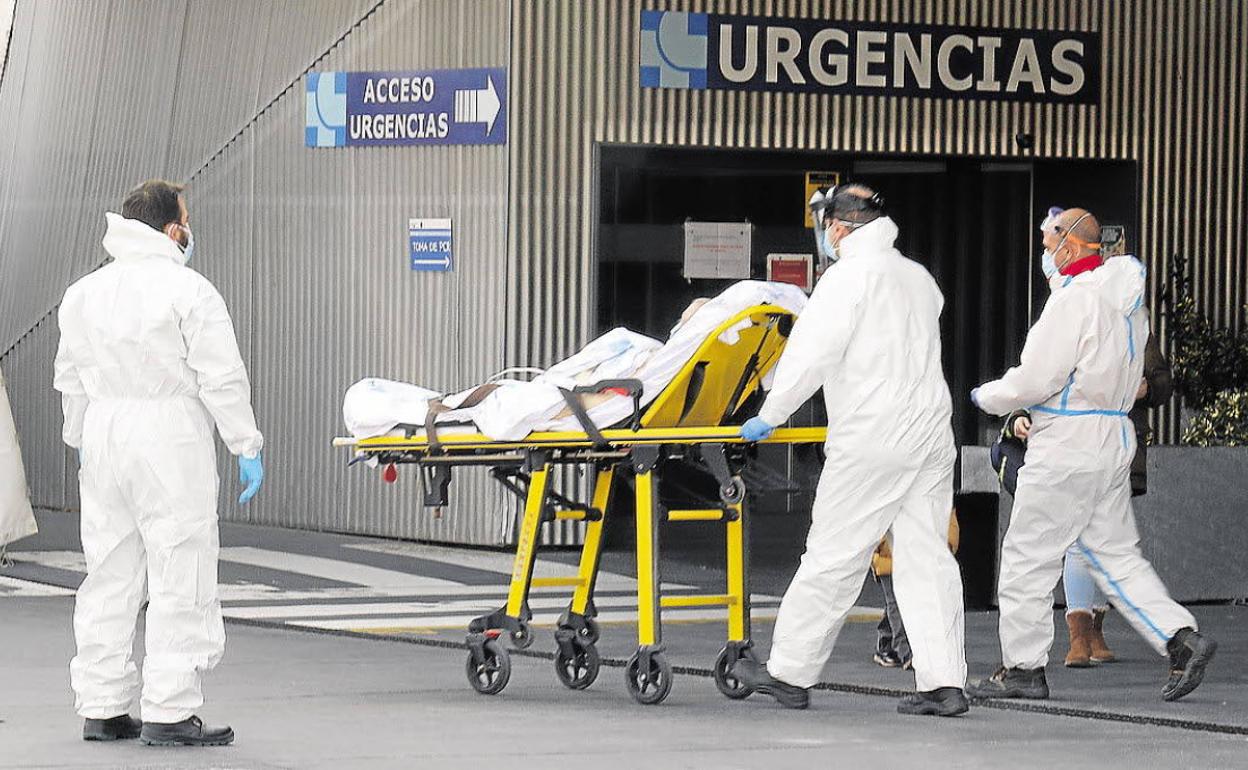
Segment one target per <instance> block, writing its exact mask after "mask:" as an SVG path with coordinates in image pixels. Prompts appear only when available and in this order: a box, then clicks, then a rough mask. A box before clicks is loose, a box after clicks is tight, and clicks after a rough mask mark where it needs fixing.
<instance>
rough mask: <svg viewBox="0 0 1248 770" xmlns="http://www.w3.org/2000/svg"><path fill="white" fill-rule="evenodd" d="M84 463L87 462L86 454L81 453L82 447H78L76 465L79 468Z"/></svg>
mask: <svg viewBox="0 0 1248 770" xmlns="http://www.w3.org/2000/svg"><path fill="white" fill-rule="evenodd" d="M86 464H87V456H86V455H84V454H83V453H82V447H78V467H79V468H81V467H82V466H84V465H86Z"/></svg>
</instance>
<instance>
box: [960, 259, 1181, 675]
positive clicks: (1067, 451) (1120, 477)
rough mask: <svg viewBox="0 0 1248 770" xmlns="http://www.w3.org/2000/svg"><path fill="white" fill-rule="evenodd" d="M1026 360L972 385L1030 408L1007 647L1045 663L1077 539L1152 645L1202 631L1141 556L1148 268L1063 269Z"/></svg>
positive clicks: (992, 410) (1012, 535)
mask: <svg viewBox="0 0 1248 770" xmlns="http://www.w3.org/2000/svg"><path fill="white" fill-rule="evenodd" d="M1051 285H1052V286H1053V293H1052V294H1051V295H1050V296H1049V299H1048V302H1046V303H1045V306H1044V311H1043V312H1042V313H1041V315H1040V319H1039V320H1038V321H1036V324H1035V326H1033V327H1032V328H1031V331H1030V332H1029V333H1028V334H1027V341H1026V343H1025V345H1024V346H1023V352H1022V356H1021V363H1020V364H1019V365H1018V366H1016V367H1014V368H1012V369H1010V370H1009V371H1008V372H1006V374H1005V376H1003V377H1002V378H1001V379H999V380H995V381H993V382H989V383H986V384H984V385H981V386H980V387H978V388H976V389H975V391H974V392H973V393H972V398H973V399H974V400H975V403H976V404H977V405H978V406H979V407H980V408H981V409H983V410H984V411H985V412H988V413H989V414H995V415H1006V414H1009V413H1010V412H1013V411H1014V410H1016V409H1028V410H1029V411H1030V413H1031V419H1032V426H1031V433H1030V435H1029V436H1028V439H1027V464H1026V465H1024V466H1023V467H1022V469H1021V470H1020V471H1019V472H1018V490H1017V494H1016V495H1015V497H1014V508H1013V512H1012V514H1011V519H1010V526H1009V529H1008V530H1007V531H1006V534H1005V542H1004V544H1003V546H1002V552H1001V577H1000V582H999V586H998V601H999V603H1000V605H1001V654H1002V658H1003V663H1004V665H1005V666H1006V667H1010V668H1026V669H1035V668H1041V667H1043V666H1044V665H1046V664H1047V663H1048V659H1049V648H1050V647H1051V646H1052V644H1053V611H1052V610H1053V589H1054V587H1055V586H1056V585H1057V579H1058V576H1059V575H1061V572H1062V556H1063V554H1065V552H1066V550H1067V549H1068V548H1070V546H1071V544H1076V545H1077V547H1078V549H1079V551H1080V552H1081V553H1082V554H1083V555H1084V557H1085V558H1086V559H1087V561H1088V564H1089V567H1090V568H1091V571H1092V575H1093V577H1094V578H1095V579H1096V582H1097V585H1099V586H1100V588H1101V590H1102V591H1104V592H1105V595H1106V596H1108V597H1109V599H1110V601H1111V602H1113V603H1114V605H1115V606H1117V607H1118V609H1119V610H1120V611H1121V613H1122V616H1123V617H1124V618H1126V619H1127V620H1128V621H1130V623H1131V625H1132V626H1133V627H1134V628H1135V629H1136V630H1137V631H1138V632H1139V633H1140V634H1141V635H1142V636H1143V637H1144V638H1145V639H1146V640H1148V642H1149V643H1150V644H1151V645H1152V646H1153V649H1155V650H1157V652H1158V653H1161V654H1163V655H1164V654H1165V653H1166V642H1167V641H1168V640H1169V639H1170V638H1171V637H1173V636H1174V634H1175V632H1177V631H1178V630H1179V629H1181V628H1183V627H1185V626H1190V627H1191V628H1193V629H1195V628H1196V621H1195V620H1194V619H1193V618H1192V615H1191V613H1189V612H1188V611H1187V610H1185V609H1183V607H1181V606H1180V605H1179V604H1177V603H1176V602H1175V601H1174V600H1172V599H1171V598H1170V596H1169V594H1168V593H1167V592H1166V588H1165V586H1164V585H1162V583H1161V580H1160V579H1159V578H1158V577H1157V573H1156V572H1154V571H1153V568H1152V565H1150V564H1149V563H1148V562H1147V561H1146V560H1145V559H1144V557H1143V556H1142V555H1141V554H1140V549H1139V534H1138V533H1137V531H1136V527H1135V515H1134V513H1133V512H1132V509H1131V459H1132V458H1133V457H1134V456H1135V431H1134V429H1133V428H1132V425H1131V422H1130V420H1129V419H1128V417H1127V413H1128V412H1129V411H1130V410H1131V405H1132V404H1133V403H1134V402H1135V394H1136V390H1137V389H1138V388H1139V385H1140V378H1141V377H1142V376H1143V371H1144V344H1145V343H1146V342H1147V341H1148V333H1149V332H1148V314H1147V312H1146V311H1145V310H1144V309H1143V296H1144V288H1145V272H1144V266H1143V265H1142V264H1140V262H1139V260H1137V259H1135V258H1134V257H1116V258H1114V259H1110V260H1109V261H1107V262H1105V263H1104V264H1103V265H1101V266H1100V267H1096V268H1094V269H1092V270H1089V271H1086V272H1081V273H1079V274H1078V275H1060V274H1059V275H1057V276H1055V277H1054V279H1053V280H1052V281H1051Z"/></svg>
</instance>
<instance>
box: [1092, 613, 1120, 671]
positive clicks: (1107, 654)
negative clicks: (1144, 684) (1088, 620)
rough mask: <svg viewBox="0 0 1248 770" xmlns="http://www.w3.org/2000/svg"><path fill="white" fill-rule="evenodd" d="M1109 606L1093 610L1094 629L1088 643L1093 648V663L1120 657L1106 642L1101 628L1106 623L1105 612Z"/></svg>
mask: <svg viewBox="0 0 1248 770" xmlns="http://www.w3.org/2000/svg"><path fill="white" fill-rule="evenodd" d="M1107 611H1108V610H1107V608H1105V607H1098V608H1097V609H1094V610H1092V629H1091V630H1090V631H1089V632H1088V645H1089V646H1090V647H1091V648H1092V655H1091V658H1092V662H1093V663H1113V662H1114V661H1115V660H1117V659H1118V656H1117V655H1114V651H1113V650H1111V649H1109V645H1108V644H1106V643H1105V634H1103V633H1101V628H1102V627H1103V626H1104V625H1105V613H1106V612H1107Z"/></svg>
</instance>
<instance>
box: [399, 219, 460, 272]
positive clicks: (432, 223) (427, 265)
mask: <svg viewBox="0 0 1248 770" xmlns="http://www.w3.org/2000/svg"><path fill="white" fill-rule="evenodd" d="M407 243H408V246H407V250H408V257H409V259H410V260H411V265H412V269H413V270H421V271H435V272H447V271H449V270H450V269H451V264H452V260H451V256H452V250H451V243H452V241H451V220H449V219H409V220H408V221H407Z"/></svg>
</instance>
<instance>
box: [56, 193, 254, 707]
mask: <svg viewBox="0 0 1248 770" xmlns="http://www.w3.org/2000/svg"><path fill="white" fill-rule="evenodd" d="M106 216H107V219H108V232H107V234H106V235H105V236H104V241H103V243H104V248H105V249H106V250H107V251H108V253H109V254H111V255H112V256H113V259H114V260H115V261H114V262H112V263H111V264H109V265H107V266H105V267H103V268H100V269H99V270H97V271H95V272H94V273H91V274H90V275H88V276H86V277H85V278H83V279H82V280H80V281H78V282H77V283H75V284H74V285H73V286H70V287H69V290H68V291H66V292H65V298H64V300H62V302H61V308H60V328H61V341H60V348H59V349H58V351H57V355H56V381H55V386H56V389H57V390H58V391H60V392H61V394H62V404H63V408H64V413H65V428H64V439H65V443H66V444H69V445H70V446H72V447H79V448H81V450H82V456H83V465H82V469H81V471H80V473H79V480H80V485H81V490H82V547H83V553H84V555H85V556H86V563H87V577H86V580H85V581H83V584H82V587H81V588H80V589H79V590H78V599H77V605H76V608H75V612H74V633H75V635H76V637H77V641H78V655H77V656H76V657H75V658H74V660H73V662H72V663H71V664H70V678H71V681H72V684H73V687H74V691H75V693H76V694H77V708H78V713H79V714H80V715H82V716H83V717H87V718H98V719H104V718H109V717H113V716H117V715H118V714H123V713H125V712H126V711H127V709H128V708H129V707H130V705H131V703H132V701H133V699H134V697H135V695H136V694H137V690H138V674H137V671H136V669H135V665H134V661H133V660H132V652H131V647H132V645H133V641H134V631H135V621H136V618H137V615H138V612H139V607H140V606H141V604H142V602H143V599H144V598H145V596H146V597H148V598H149V599H150V604H149V606H148V609H147V638H146V645H145V646H146V652H147V657H146V659H145V660H144V662H143V698H142V714H143V719H144V720H145V721H151V722H177V721H181V720H183V719H186V718H187V717H189V716H191V715H192V714H193V713H194V711H195V709H196V708H198V707H199V706H200V705H201V704H202V703H203V696H202V694H201V692H200V676H201V674H202V672H204V671H207V670H209V669H211V668H212V667H213V666H215V665H216V664H217V662H218V661H219V660H220V659H221V655H222V653H223V651H224V649H225V631H224V627H223V625H222V622H221V606H220V603H219V602H218V599H217V555H218V550H219V543H218V532H217V470H216V453H215V450H214V445H213V435H212V434H213V424H214V423H215V424H216V427H217V429H218V430H219V431H220V433H221V437H222V439H223V440H224V441H225V443H226V445H227V446H228V447H229V450H230V451H231V452H232V453H234V454H236V455H254V454H257V453H259V452H260V449H261V447H262V446H263V443H264V439H263V437H262V436H261V435H260V432H259V431H258V430H257V429H256V421H255V416H254V415H253V413H252V409H251V386H250V383H249V382H248V380H247V372H246V370H245V369H244V367H243V361H242V358H241V356H240V355H239V351H238V343H237V341H236V339H235V337H234V327H233V324H232V323H231V322H230V316H229V314H228V312H227V311H226V308H225V302H224V301H223V300H222V299H221V295H220V294H218V293H217V291H216V289H214V288H213V286H212V284H210V283H209V282H208V280H207V279H206V278H204V277H203V276H201V275H200V274H198V273H196V272H195V271H193V270H191V269H189V268H187V267H185V265H184V262H185V257H184V255H183V253H182V250H181V249H180V248H179V247H178V246H177V245H176V244H175V243H174V242H173V241H172V240H170V239H169V238H168V237H166V236H165V235H164V234H162V233H160V232H159V231H157V230H155V229H153V228H151V227H148V226H147V225H146V224H144V223H142V222H138V221H135V220H130V219H124V218H122V217H120V216H118V215H116V214H112V213H110V214H107V215H106Z"/></svg>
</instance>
